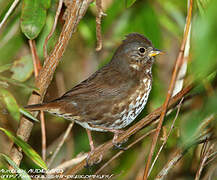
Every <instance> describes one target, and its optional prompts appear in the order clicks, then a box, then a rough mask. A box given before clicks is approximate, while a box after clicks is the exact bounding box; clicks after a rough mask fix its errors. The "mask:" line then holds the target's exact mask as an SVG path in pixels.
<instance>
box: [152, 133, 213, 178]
mask: <svg viewBox="0 0 217 180" xmlns="http://www.w3.org/2000/svg"><path fill="white" fill-rule="evenodd" d="M208 140H211V134H210V133H207V134H204V135H203V136H202V137H199V138H198V139H197V140H195V141H194V142H193V143H191V144H190V145H188V146H187V147H185V148H181V149H180V148H179V149H177V150H176V151H175V153H174V155H172V157H171V158H170V160H169V161H168V162H167V164H166V165H165V166H164V167H163V169H162V170H161V171H160V172H159V174H158V175H157V177H156V178H155V180H163V179H165V178H166V176H167V174H168V173H169V171H170V170H171V169H172V168H174V166H175V165H176V164H177V163H178V162H179V160H180V159H181V158H182V157H183V156H184V155H185V154H186V153H187V152H188V150H189V149H190V148H191V147H192V146H195V145H198V144H201V143H204V142H206V141H208Z"/></svg>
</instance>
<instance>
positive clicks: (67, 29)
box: [10, 0, 92, 165]
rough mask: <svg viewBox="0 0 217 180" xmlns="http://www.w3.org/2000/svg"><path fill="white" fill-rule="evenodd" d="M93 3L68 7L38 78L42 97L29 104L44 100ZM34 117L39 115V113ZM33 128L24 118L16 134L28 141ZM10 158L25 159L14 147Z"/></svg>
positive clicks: (81, 2)
mask: <svg viewBox="0 0 217 180" xmlns="http://www.w3.org/2000/svg"><path fill="white" fill-rule="evenodd" d="M91 2H92V0H76V1H72V2H71V3H69V5H68V6H67V15H66V19H65V24H64V26H63V29H62V32H61V34H60V37H59V39H58V42H57V44H56V45H55V47H54V49H53V51H52V53H51V55H50V56H48V57H47V58H46V59H45V63H44V66H43V68H42V70H41V71H40V73H39V75H38V76H37V78H36V87H37V88H38V89H39V93H40V95H41V97H40V96H38V95H36V94H34V93H33V94H32V95H31V97H30V99H29V101H28V104H37V103H40V102H41V101H42V100H43V98H44V95H45V93H46V91H47V88H48V86H49V84H50V82H51V80H52V79H53V75H54V72H55V69H56V67H57V65H58V64H59V62H60V60H61V57H62V55H63V53H64V51H65V49H66V47H67V44H68V41H69V39H70V38H71V35H72V33H73V32H75V30H76V28H77V26H78V23H79V22H80V20H81V19H82V17H83V16H84V14H85V12H86V10H87V8H88V7H89V4H90V3H91ZM34 115H37V113H36V114H34ZM32 128H33V123H32V122H31V121H29V120H28V119H26V118H25V117H22V118H21V120H20V124H19V127H18V130H17V133H16V134H17V136H19V137H20V138H22V139H23V140H24V141H28V139H29V137H30V133H31V131H32ZM10 157H11V159H12V160H13V161H14V162H15V163H16V164H17V165H19V164H20V162H21V160H22V157H23V156H22V152H21V149H17V148H16V147H15V146H13V147H12V149H11V152H10Z"/></svg>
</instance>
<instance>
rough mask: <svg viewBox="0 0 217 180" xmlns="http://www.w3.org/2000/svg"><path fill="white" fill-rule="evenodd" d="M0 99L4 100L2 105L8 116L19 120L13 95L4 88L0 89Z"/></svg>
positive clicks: (17, 107) (18, 112) (17, 108)
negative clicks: (4, 106) (5, 108)
mask: <svg viewBox="0 0 217 180" xmlns="http://www.w3.org/2000/svg"><path fill="white" fill-rule="evenodd" d="M0 97H1V98H2V99H3V100H4V103H5V105H6V107H7V109H8V111H9V113H10V115H11V116H12V117H13V118H14V119H15V120H17V121H19V120H20V111H19V106H18V104H17V101H16V99H15V98H14V97H13V95H12V94H11V93H10V92H9V91H7V90H6V89H4V88H0Z"/></svg>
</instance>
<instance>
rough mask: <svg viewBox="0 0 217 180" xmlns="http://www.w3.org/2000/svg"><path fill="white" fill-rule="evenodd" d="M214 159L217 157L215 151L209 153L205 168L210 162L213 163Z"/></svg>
mask: <svg viewBox="0 0 217 180" xmlns="http://www.w3.org/2000/svg"><path fill="white" fill-rule="evenodd" d="M216 157H217V151H215V152H213V153H211V154H210V155H209V156H208V159H209V160H208V161H207V162H206V164H205V166H206V165H207V164H209V163H210V162H211V161H213V160H214V159H215V158H216Z"/></svg>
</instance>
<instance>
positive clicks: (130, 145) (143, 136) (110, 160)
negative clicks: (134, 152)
mask: <svg viewBox="0 0 217 180" xmlns="http://www.w3.org/2000/svg"><path fill="white" fill-rule="evenodd" d="M155 131H156V129H152V130H151V131H149V132H147V133H145V134H144V135H142V136H141V137H139V138H138V139H136V140H135V141H134V142H132V143H131V144H129V145H128V146H127V147H126V150H128V149H130V148H131V147H132V146H134V145H135V144H137V143H138V142H139V141H141V140H142V139H144V138H145V137H147V136H149V135H150V134H152V133H153V132H155ZM122 153H124V151H123V150H121V151H119V152H118V153H117V154H115V155H114V156H113V157H112V158H111V159H109V161H107V162H106V163H105V164H104V165H103V166H102V167H101V168H100V169H99V170H97V172H96V173H95V174H99V173H100V172H101V171H102V170H103V169H104V168H105V167H106V166H108V165H109V164H110V163H111V162H112V161H113V160H114V159H116V158H117V157H119V156H120V155H121V154H122Z"/></svg>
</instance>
